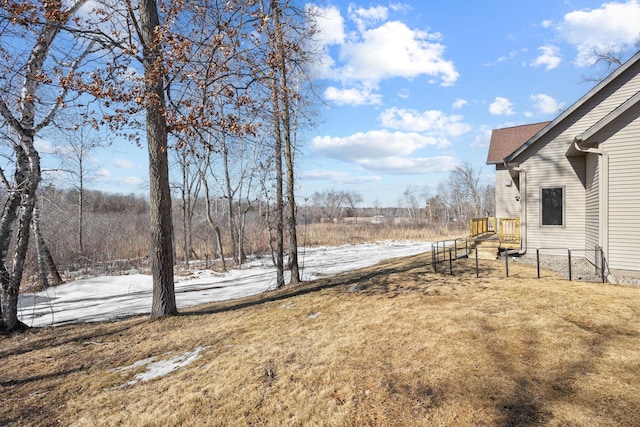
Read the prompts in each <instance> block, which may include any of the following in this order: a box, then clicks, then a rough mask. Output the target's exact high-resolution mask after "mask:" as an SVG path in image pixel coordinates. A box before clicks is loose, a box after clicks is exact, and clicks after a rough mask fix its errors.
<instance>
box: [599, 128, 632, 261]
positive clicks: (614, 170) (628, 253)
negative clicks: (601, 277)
mask: <svg viewBox="0 0 640 427" xmlns="http://www.w3.org/2000/svg"><path fill="white" fill-rule="evenodd" d="M636 117H637V116H636ZM620 126H622V127H621V128H620V129H619V130H617V132H616V133H615V134H613V135H612V136H611V137H609V138H608V139H607V140H606V141H604V142H603V143H602V144H601V146H600V147H601V148H602V149H603V150H605V151H606V152H607V153H609V200H608V206H609V256H608V258H607V260H608V263H609V268H611V269H619V270H640V118H636V119H635V120H633V121H632V122H631V123H626V124H625V123H621V124H620Z"/></svg>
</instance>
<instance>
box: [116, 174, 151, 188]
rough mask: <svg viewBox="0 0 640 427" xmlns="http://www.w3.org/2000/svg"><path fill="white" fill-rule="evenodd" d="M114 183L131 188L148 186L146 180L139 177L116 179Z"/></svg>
mask: <svg viewBox="0 0 640 427" xmlns="http://www.w3.org/2000/svg"><path fill="white" fill-rule="evenodd" d="M113 181H114V182H117V183H119V184H122V185H126V186H129V187H136V188H142V187H146V186H147V182H146V181H145V180H144V179H142V178H140V177H137V176H126V177H124V178H116V179H114V180H113Z"/></svg>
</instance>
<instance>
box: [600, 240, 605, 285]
mask: <svg viewBox="0 0 640 427" xmlns="http://www.w3.org/2000/svg"><path fill="white" fill-rule="evenodd" d="M604 262H605V259H604V251H603V250H602V246H600V264H601V267H602V283H605V282H606V276H605V272H604Z"/></svg>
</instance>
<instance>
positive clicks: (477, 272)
mask: <svg viewBox="0 0 640 427" xmlns="http://www.w3.org/2000/svg"><path fill="white" fill-rule="evenodd" d="M478 277H480V270H479V269H478V248H476V279H477V278H478Z"/></svg>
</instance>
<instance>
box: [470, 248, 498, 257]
mask: <svg viewBox="0 0 640 427" xmlns="http://www.w3.org/2000/svg"><path fill="white" fill-rule="evenodd" d="M474 251H477V252H478V259H497V258H498V248H497V247H495V248H483V247H479V248H475V249H472V252H471V253H470V254H469V257H470V258H475V256H476V254H475V252H474Z"/></svg>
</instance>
